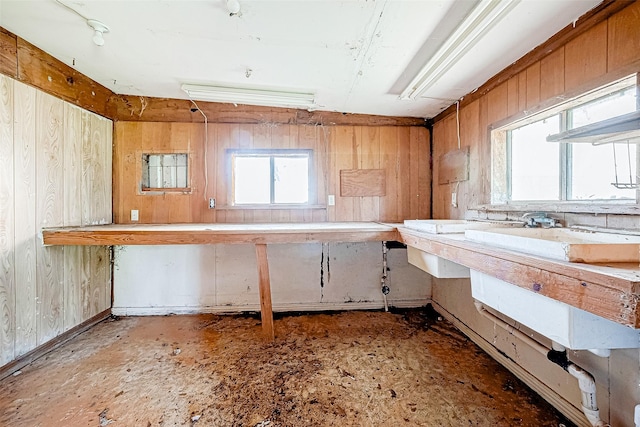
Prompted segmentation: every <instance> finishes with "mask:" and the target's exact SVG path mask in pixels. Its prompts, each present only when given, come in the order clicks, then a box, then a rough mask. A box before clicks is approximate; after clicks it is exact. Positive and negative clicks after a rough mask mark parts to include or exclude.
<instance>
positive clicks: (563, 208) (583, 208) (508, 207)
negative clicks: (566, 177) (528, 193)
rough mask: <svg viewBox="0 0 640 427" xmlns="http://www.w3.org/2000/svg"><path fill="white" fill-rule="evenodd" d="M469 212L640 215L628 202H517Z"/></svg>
mask: <svg viewBox="0 0 640 427" xmlns="http://www.w3.org/2000/svg"><path fill="white" fill-rule="evenodd" d="M469 209H470V210H477V211H485V212H522V211H528V212H531V211H545V212H562V213H592V214H618V215H640V204H637V203H630V202H623V201H620V202H613V203H612V202H607V203H596V202H584V203H581V202H519V203H509V204H502V205H478V206H475V207H471V208H469Z"/></svg>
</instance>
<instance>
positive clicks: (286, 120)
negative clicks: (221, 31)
mask: <svg viewBox="0 0 640 427" xmlns="http://www.w3.org/2000/svg"><path fill="white" fill-rule="evenodd" d="M109 104H110V105H109V108H110V111H109V116H110V117H112V118H113V119H114V120H119V121H145V122H187V123H192V122H195V123H201V122H203V121H204V118H203V117H202V114H201V113H200V112H199V111H197V110H195V107H194V104H193V103H192V102H191V101H189V100H185V99H171V98H153V97H145V96H132V95H113V96H112V97H111V99H110V100H109ZM197 104H198V107H200V109H201V110H202V112H203V113H204V114H205V115H206V116H207V120H208V122H209V123H249V124H251V123H253V124H261V123H279V124H292V125H327V126H334V125H350V126H425V120H424V119H422V118H416V117H387V116H375V115H367V114H350V113H337V112H334V111H307V110H296V109H293V108H276V107H259V106H253V105H238V106H235V105H234V104H221V103H217V102H204V101H197Z"/></svg>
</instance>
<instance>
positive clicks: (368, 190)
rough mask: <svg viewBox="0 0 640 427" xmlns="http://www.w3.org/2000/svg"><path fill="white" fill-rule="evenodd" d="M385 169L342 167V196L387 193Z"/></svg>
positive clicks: (380, 194) (382, 194) (381, 194)
mask: <svg viewBox="0 0 640 427" xmlns="http://www.w3.org/2000/svg"><path fill="white" fill-rule="evenodd" d="M386 189H387V186H386V181H385V170H384V169H342V170H341V171H340V196H342V197H360V196H384V195H386Z"/></svg>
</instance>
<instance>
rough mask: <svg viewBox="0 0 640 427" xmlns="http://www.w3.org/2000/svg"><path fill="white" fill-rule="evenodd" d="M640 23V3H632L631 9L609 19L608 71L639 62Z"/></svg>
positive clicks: (628, 8)
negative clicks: (639, 26)
mask: <svg viewBox="0 0 640 427" xmlns="http://www.w3.org/2000/svg"><path fill="white" fill-rule="evenodd" d="M639 23H640V2H633V3H631V5H630V6H629V7H627V8H626V9H624V10H622V11H621V12H619V13H617V14H615V15H614V16H612V17H611V18H609V22H608V39H607V41H608V43H607V51H608V53H609V56H608V60H607V63H608V65H607V71H612V70H615V69H618V68H622V67H623V66H625V65H627V64H631V63H635V62H638V59H639V58H640V37H639V36H638V25H640V24H639Z"/></svg>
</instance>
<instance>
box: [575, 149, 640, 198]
mask: <svg viewBox="0 0 640 427" xmlns="http://www.w3.org/2000/svg"><path fill="white" fill-rule="evenodd" d="M572 145H573V180H572V186H571V198H572V199H574V200H584V199H587V200H588V199H632V200H635V197H636V190H635V189H618V188H616V187H615V186H614V185H612V183H615V182H616V172H617V181H618V183H619V184H623V183H626V184H628V183H631V182H633V183H635V182H637V179H636V147H637V145H635V144H629V145H627V144H626V143H625V144H606V145H591V144H572ZM613 150H615V159H614V155H613ZM616 165H617V167H616Z"/></svg>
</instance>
